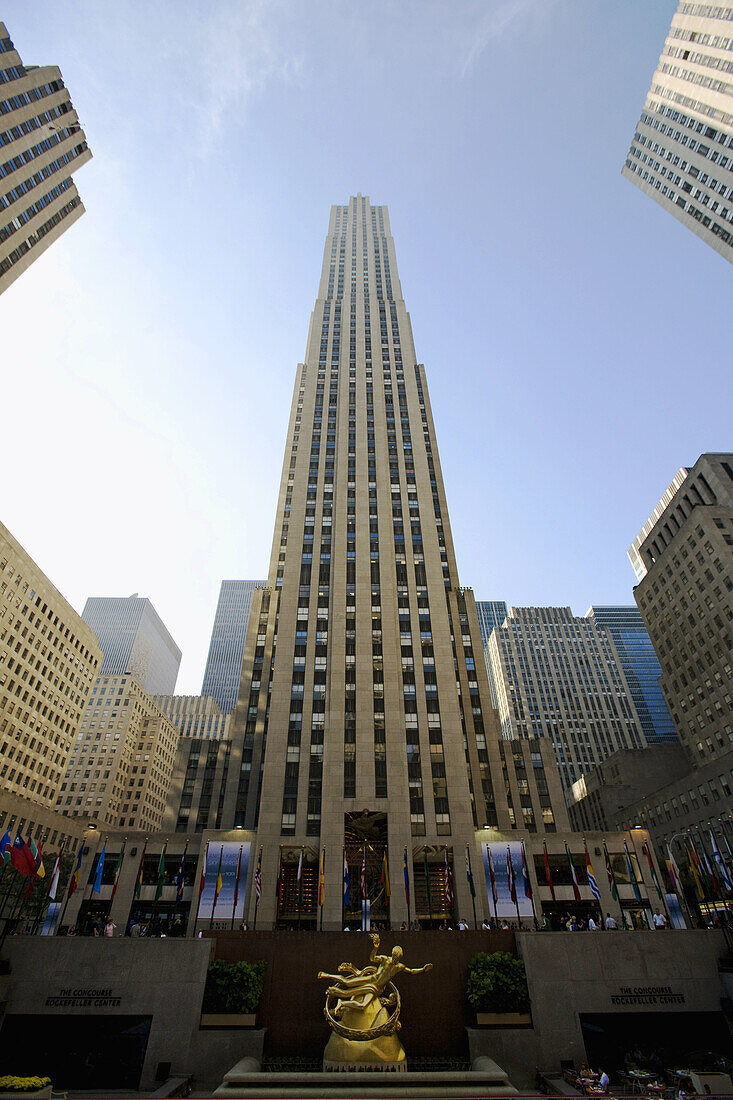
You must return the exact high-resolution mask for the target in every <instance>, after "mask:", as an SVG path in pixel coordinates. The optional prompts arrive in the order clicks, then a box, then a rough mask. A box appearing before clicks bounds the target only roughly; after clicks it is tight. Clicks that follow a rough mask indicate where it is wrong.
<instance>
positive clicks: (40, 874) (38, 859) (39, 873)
mask: <svg viewBox="0 0 733 1100" xmlns="http://www.w3.org/2000/svg"><path fill="white" fill-rule="evenodd" d="M28 848H29V850H30V856H31V859H32V860H33V874H34V875H35V876H36V878H45V877H46V868H45V867H44V866H43V856H42V855H41V845H40V844H36V842H35V840H34V839H33V837H31V839H30V841H29V842H28Z"/></svg>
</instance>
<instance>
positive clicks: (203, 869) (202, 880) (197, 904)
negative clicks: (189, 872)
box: [193, 840, 210, 938]
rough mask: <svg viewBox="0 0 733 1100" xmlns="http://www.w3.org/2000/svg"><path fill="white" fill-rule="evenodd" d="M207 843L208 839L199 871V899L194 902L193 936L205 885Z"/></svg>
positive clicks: (207, 854)
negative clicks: (202, 863)
mask: <svg viewBox="0 0 733 1100" xmlns="http://www.w3.org/2000/svg"><path fill="white" fill-rule="evenodd" d="M209 843H210V841H208V840H207V841H206V851H205V852H204V865H203V868H202V871H201V878H200V879H199V900H198V902H197V903H196V917H195V919H194V922H193V934H194V938H195V936H196V925H197V924H198V922H199V913H200V912H201V898H202V897H203V894H204V887H205V886H206V865H207V863H208V860H209Z"/></svg>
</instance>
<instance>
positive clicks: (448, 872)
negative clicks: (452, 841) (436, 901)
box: [443, 848, 454, 912]
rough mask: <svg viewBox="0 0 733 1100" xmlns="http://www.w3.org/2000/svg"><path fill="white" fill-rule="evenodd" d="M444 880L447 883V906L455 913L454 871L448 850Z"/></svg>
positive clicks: (446, 851) (446, 852)
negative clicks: (449, 861)
mask: <svg viewBox="0 0 733 1100" xmlns="http://www.w3.org/2000/svg"><path fill="white" fill-rule="evenodd" d="M443 879H444V881H445V904H446V907H447V908H448V909H449V910H450V911H451V912H452V911H453V901H454V897H453V871H452V869H451V866H450V864H449V863H448V849H447V848H446V850H445V865H444V867H443Z"/></svg>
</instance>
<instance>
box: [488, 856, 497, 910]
mask: <svg viewBox="0 0 733 1100" xmlns="http://www.w3.org/2000/svg"><path fill="white" fill-rule="evenodd" d="M486 851H487V853H488V857H489V879H490V880H491V896H492V898H493V899H494V909H495V910H496V903H497V901H498V900H499V894H498V891H497V889H496V871H495V870H494V857H493V855H492V854H491V848H489V847H487V849H486Z"/></svg>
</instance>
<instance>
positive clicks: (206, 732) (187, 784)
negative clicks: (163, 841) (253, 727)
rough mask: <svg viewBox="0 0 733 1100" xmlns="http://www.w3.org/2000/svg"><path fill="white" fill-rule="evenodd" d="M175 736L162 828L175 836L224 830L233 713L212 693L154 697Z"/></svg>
mask: <svg viewBox="0 0 733 1100" xmlns="http://www.w3.org/2000/svg"><path fill="white" fill-rule="evenodd" d="M153 701H154V702H155V703H156V704H157V706H159V707H160V709H161V710H162V711H163V712H164V714H167V715H168V717H169V718H170V720H171V721H172V722H173V724H174V725H175V726H176V729H177V730H178V732H179V735H180V737H179V741H178V748H177V750H176V759H175V763H174V765H173V775H172V778H171V784H170V790H169V792H168V800H167V803H166V810H165V817H164V819H163V828H164V829H166V830H168V831H169V832H173V831H174V830H175V831H176V832H179V833H186V832H199V833H200V832H203V831H204V830H205V829H221V828H222V827H223V816H224V798H225V792H226V787H227V782H228V778H229V757H230V755H231V737H230V728H229V727H230V722H231V715H230V714H224V713H223V712H222V710H221V709H220V707H219V705H218V703H217V702H216V699H214V698H212V696H211V695H169V696H165V695H156V696H155V699H154V700H153Z"/></svg>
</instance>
